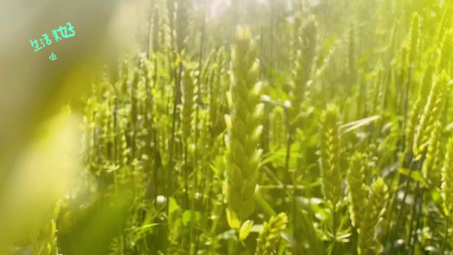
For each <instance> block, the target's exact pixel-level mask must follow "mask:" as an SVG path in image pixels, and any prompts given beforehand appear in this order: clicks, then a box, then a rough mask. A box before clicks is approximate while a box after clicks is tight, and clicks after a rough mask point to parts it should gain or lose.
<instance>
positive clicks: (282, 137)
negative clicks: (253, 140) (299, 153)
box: [271, 106, 287, 150]
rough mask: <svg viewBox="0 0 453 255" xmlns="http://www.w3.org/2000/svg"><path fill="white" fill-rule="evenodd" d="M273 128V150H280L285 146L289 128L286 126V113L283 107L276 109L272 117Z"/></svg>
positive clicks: (276, 107)
mask: <svg viewBox="0 0 453 255" xmlns="http://www.w3.org/2000/svg"><path fill="white" fill-rule="evenodd" d="M271 128H272V130H271V131H272V133H271V142H272V150H278V149H279V148H281V147H283V146H285V144H286V141H287V138H286V135H287V128H286V125H285V111H284V109H283V107H280V106H275V107H274V110H273V111H272V116H271Z"/></svg>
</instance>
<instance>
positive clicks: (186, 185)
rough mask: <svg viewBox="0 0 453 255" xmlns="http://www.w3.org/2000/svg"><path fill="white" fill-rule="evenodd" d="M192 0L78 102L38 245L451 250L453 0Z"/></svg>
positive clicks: (154, 18)
mask: <svg viewBox="0 0 453 255" xmlns="http://www.w3.org/2000/svg"><path fill="white" fill-rule="evenodd" d="M191 2H192V1H186V0H166V1H164V0H155V1H152V6H151V7H152V10H153V11H152V12H151V13H150V15H149V18H150V20H149V21H147V22H148V23H149V27H148V28H149V29H148V31H149V34H147V36H146V37H147V40H145V42H144V43H143V44H144V45H145V46H146V47H143V48H144V49H145V50H144V54H139V53H128V54H125V55H124V57H123V58H122V59H121V60H120V61H119V63H118V66H117V67H115V68H110V69H107V68H106V70H103V71H102V73H101V75H100V77H99V79H97V80H96V81H95V82H94V83H93V92H92V94H91V95H89V96H87V97H86V98H84V99H83V103H82V105H83V106H82V107H81V106H80V104H75V103H73V105H71V107H72V110H73V111H74V112H77V111H79V110H80V111H83V116H84V123H83V127H82V129H83V134H84V135H83V144H84V149H83V151H82V152H81V158H82V160H83V165H84V172H83V173H81V174H80V175H79V177H78V178H80V180H83V181H81V182H78V183H79V184H78V185H77V186H76V187H75V188H74V191H73V194H71V196H68V197H67V198H64V199H62V200H61V201H60V202H59V203H58V206H57V209H58V210H56V212H54V211H55V210H51V211H52V212H53V213H51V214H49V218H48V219H47V223H46V224H45V226H43V227H42V228H43V230H42V231H40V232H39V233H36V234H33V235H32V239H31V243H32V245H31V247H32V251H33V254H36V255H37V254H39V255H41V254H46V255H48V254H52V255H56V254H57V253H58V254H64V255H74V254H75V255H81V254H84V255H86V254H96V255H99V254H230V255H233V254H234V255H236V254H244V255H245V254H257V255H262V254H294V255H304V254H307V255H322V254H332V255H346V254H351V255H356V254H357V255H370V254H392V255H393V254H452V253H453V233H451V231H452V230H453V229H452V226H453V224H451V220H452V217H451V215H452V210H453V168H452V166H451V164H452V163H451V161H452V160H453V138H451V137H452V132H451V129H452V127H453V126H452V125H451V124H452V122H453V105H452V103H451V99H452V91H451V80H450V77H451V75H453V65H452V64H451V63H452V61H451V53H452V45H453V24H452V22H453V21H452V18H451V15H453V13H452V8H453V3H451V1H449V0H445V1H442V0H400V1H397V0H380V1H377V0H376V1H375V0H352V1H341V0H322V1H319V2H318V5H315V4H312V5H310V4H308V2H311V3H314V2H317V1H302V0H299V1H298V0H293V1H291V5H290V6H289V8H288V6H286V1H283V0H281V1H278V0H274V1H268V2H266V3H265V4H257V3H254V2H253V1H243V0H236V1H232V5H231V6H230V7H229V8H228V9H226V10H225V12H223V13H221V14H219V15H217V16H215V17H213V18H211V19H209V20H207V19H206V17H207V10H208V8H205V7H206V6H210V1H208V0H205V1H203V5H202V7H201V8H195V6H192V3H191ZM81 109H82V110H81Z"/></svg>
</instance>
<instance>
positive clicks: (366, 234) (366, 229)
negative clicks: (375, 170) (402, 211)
mask: <svg viewBox="0 0 453 255" xmlns="http://www.w3.org/2000/svg"><path fill="white" fill-rule="evenodd" d="M387 199H388V188H387V185H386V184H385V182H384V180H383V179H382V178H378V179H377V180H376V181H375V182H374V183H373V185H372V187H371V195H370V199H369V201H368V205H367V207H366V210H365V211H366V212H365V216H364V218H363V221H362V225H361V226H360V228H359V247H358V251H359V255H367V254H368V252H369V251H370V250H371V249H379V248H380V247H376V244H378V243H377V240H376V227H377V226H378V225H379V222H380V221H381V219H382V216H383V215H384V213H385V205H386V203H387ZM375 254H378V252H376V253H375Z"/></svg>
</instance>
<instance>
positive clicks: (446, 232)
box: [440, 211, 451, 255]
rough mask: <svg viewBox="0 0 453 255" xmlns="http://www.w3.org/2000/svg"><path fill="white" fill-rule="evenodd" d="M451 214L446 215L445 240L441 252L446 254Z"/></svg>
mask: <svg viewBox="0 0 453 255" xmlns="http://www.w3.org/2000/svg"><path fill="white" fill-rule="evenodd" d="M450 214H451V211H450ZM450 214H449V215H446V217H445V218H446V224H445V234H444V240H443V242H442V252H441V253H440V254H442V255H444V254H445V245H446V243H447V240H448V239H447V238H448V228H449V225H450V217H449V216H450Z"/></svg>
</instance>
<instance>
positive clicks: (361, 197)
mask: <svg viewBox="0 0 453 255" xmlns="http://www.w3.org/2000/svg"><path fill="white" fill-rule="evenodd" d="M350 162H351V166H350V168H349V171H348V175H347V180H348V187H349V188H348V193H349V199H350V203H351V204H350V207H349V211H350V213H351V221H352V225H353V226H354V227H356V228H359V227H360V223H361V222H362V220H363V217H364V214H365V211H364V210H365V208H366V202H367V197H368V189H367V187H366V185H365V179H364V173H365V170H366V169H367V162H366V161H365V160H364V157H363V156H362V154H361V153H359V152H356V153H355V154H354V155H353V156H352V158H351V161H350Z"/></svg>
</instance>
